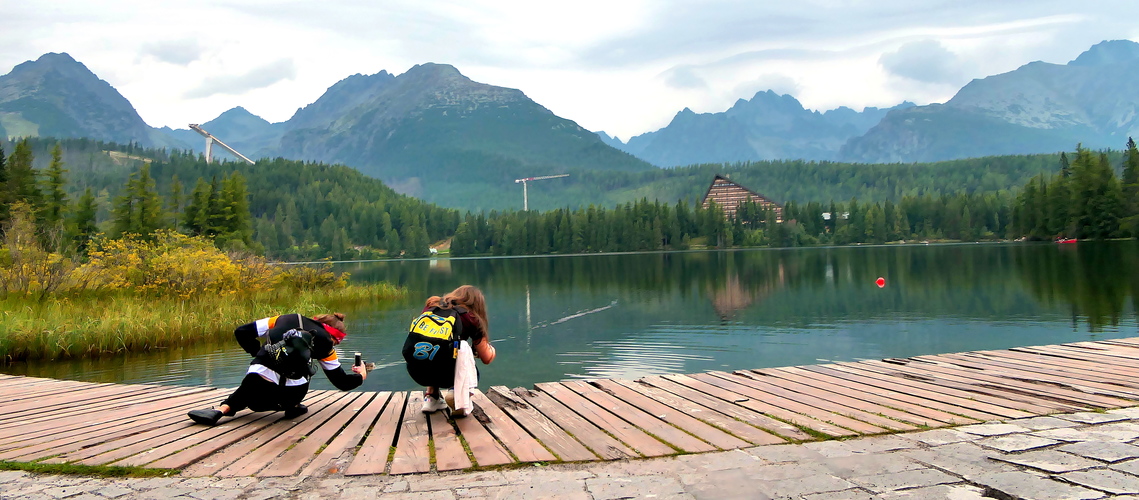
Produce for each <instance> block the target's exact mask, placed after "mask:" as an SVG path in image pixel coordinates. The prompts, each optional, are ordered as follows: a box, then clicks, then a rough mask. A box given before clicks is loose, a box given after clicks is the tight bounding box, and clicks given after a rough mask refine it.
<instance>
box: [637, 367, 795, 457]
mask: <svg viewBox="0 0 1139 500" xmlns="http://www.w3.org/2000/svg"><path fill="white" fill-rule="evenodd" d="M693 382H695V381H693ZM637 383H638V384H642V385H646V384H647V385H648V387H650V388H652V389H654V392H653V393H654V394H658V393H663V394H662V397H665V398H668V397H678V398H683V400H685V401H692V402H694V403H697V404H699V405H700V406H702V407H704V408H708V409H709V410H711V411H715V412H717V413H720V414H722V415H725V416H727V417H729V418H731V419H732V420H731V421H739V422H741V423H744V424H745V425H747V426H749V427H754V428H755V429H759V430H760V432H763V433H770V434H771V435H772V436H775V437H777V438H780V439H782V440H793V441H809V440H812V439H814V438H813V437H811V435H810V434H807V433H806V432H803V431H802V430H801V429H799V428H798V427H795V426H794V425H791V424H788V423H786V422H783V421H780V420H776V419H774V418H771V417H769V416H767V415H764V414H763V413H760V412H759V411H758V410H752V409H749V408H745V407H743V406H740V405H737V404H735V403H731V402H728V401H725V400H723V399H720V398H717V397H714V396H712V395H709V394H708V393H705V392H700V391H698V390H696V389H692V388H689V387H685V386H684V385H681V384H678V383H676V382H673V381H671V380H668V379H665V378H664V377H660V376H650V377H645V378H642V379H640V380H638V381H637ZM708 387H711V390H718V391H722V392H727V391H723V390H722V389H719V388H718V387H712V386H708ZM729 422H730V421H729ZM724 428H728V427H726V426H725V427H724ZM736 435H737V436H740V437H744V438H745V439H753V438H754V439H756V440H758V442H756V444H765V443H764V441H765V438H763V437H762V436H759V435H756V434H754V433H753V432H752V431H749V430H747V429H742V430H739V431H738V432H737V433H736ZM745 435H747V436H752V438H748V437H747V436H745Z"/></svg>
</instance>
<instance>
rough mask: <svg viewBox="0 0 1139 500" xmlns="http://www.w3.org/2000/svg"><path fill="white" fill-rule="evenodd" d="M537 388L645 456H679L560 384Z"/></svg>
mask: <svg viewBox="0 0 1139 500" xmlns="http://www.w3.org/2000/svg"><path fill="white" fill-rule="evenodd" d="M535 387H537V388H538V389H539V390H540V391H542V392H543V393H546V394H548V395H549V396H550V397H552V398H554V399H556V400H558V402H560V403H562V404H563V405H565V407H566V408H569V409H570V410H573V411H574V412H575V413H577V414H578V415H581V416H582V417H583V418H585V419H586V420H588V421H589V422H590V423H592V424H593V425H595V426H597V427H598V428H601V429H604V430H605V432H606V433H608V434H609V435H611V436H614V437H616V438H617V439H619V440H621V442H623V443H625V444H626V445H628V446H629V447H630V448H632V449H634V450H636V451H637V452H638V453H640V454H642V455H644V456H646V457H659V456H663V455H671V454H673V453H676V450H673V449H672V448H671V447H669V446H668V445H667V444H665V443H662V442H661V441H660V440H658V439H656V438H654V437H652V436H650V435H649V434H648V433H646V432H645V431H643V430H641V429H638V428H637V427H636V426H634V425H632V424H630V423H628V422H626V421H625V420H623V419H621V417H618V416H616V415H614V414H613V413H611V412H609V411H608V410H606V409H605V408H602V407H601V406H600V405H598V404H597V403H594V402H592V401H590V400H588V399H586V398H583V397H581V395H579V394H577V393H575V392H573V391H571V390H569V389H567V388H566V387H565V386H563V385H561V384H556V383H544V384H535Z"/></svg>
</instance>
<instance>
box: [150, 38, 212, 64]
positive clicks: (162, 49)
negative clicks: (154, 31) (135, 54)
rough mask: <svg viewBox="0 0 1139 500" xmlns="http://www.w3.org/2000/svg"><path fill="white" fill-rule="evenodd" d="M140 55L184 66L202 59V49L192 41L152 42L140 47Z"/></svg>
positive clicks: (196, 42)
mask: <svg viewBox="0 0 1139 500" xmlns="http://www.w3.org/2000/svg"><path fill="white" fill-rule="evenodd" d="M142 55H144V56H150V57H153V58H155V59H158V60H159V61H162V62H166V63H170V64H176V65H179V66H186V65H188V64H190V63H192V62H194V61H197V60H198V59H200V58H201V57H202V47H201V45H198V41H197V40H194V39H187V40H172V41H166V42H154V43H148V44H146V45H143V46H142Z"/></svg>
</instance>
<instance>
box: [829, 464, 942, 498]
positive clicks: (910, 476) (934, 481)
mask: <svg viewBox="0 0 1139 500" xmlns="http://www.w3.org/2000/svg"><path fill="white" fill-rule="evenodd" d="M851 481H853V482H855V483H858V484H860V485H862V487H863V488H866V489H868V490H870V491H872V492H874V493H885V492H887V491H896V490H902V489H910V488H920V487H923V486H934V485H938V484H948V483H959V482H961V478H960V477H957V476H951V475H949V474H946V473H944V472H941V471H939V470H935V469H917V470H907V471H902V472H891V473H888V474H879V475H876V476H862V477H855V478H851Z"/></svg>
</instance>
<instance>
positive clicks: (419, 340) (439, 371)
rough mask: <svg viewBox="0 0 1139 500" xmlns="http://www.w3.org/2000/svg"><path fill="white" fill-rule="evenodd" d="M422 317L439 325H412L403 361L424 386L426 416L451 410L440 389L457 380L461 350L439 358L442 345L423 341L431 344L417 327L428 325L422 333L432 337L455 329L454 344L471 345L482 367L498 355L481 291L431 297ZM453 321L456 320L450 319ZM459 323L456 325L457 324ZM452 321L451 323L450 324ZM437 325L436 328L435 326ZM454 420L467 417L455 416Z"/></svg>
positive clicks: (470, 289) (465, 289) (462, 290)
mask: <svg viewBox="0 0 1139 500" xmlns="http://www.w3.org/2000/svg"><path fill="white" fill-rule="evenodd" d="M423 313H424V314H423V315H421V316H420V318H419V319H422V318H424V317H425V316H430V317H431V318H434V321H435V322H437V323H433V322H429V321H424V322H420V321H419V319H417V320H416V322H413V324H412V333H411V334H409V335H408V341H407V342H406V343H405V345H404V359H405V360H406V361H407V372H408V374H409V375H411V378H412V379H414V380H415V381H416V383H418V384H421V385H423V386H425V389H424V397H423V407H422V411H423V413H434V412H436V411H439V410H442V409H445V408H448V406H447V401H446V400H445V399H444V398H443V395H442V391H441V389H445V388H450V387H452V386H453V385H454V379H455V364H456V363H455V358H456V357H457V356H458V351H459V349H458V346H457V344H455V347H454V354H452V353H451V352H450V351H451V350H450V349H449V347H450V346H449V345H448V346H446V347H448V349H445V350H446V351H447V352H445V353H443V354H440V353H439V352H438V351H439V348H440V346H441V344H439V343H436V344H435V345H432V344H430V343H428V342H424V340H430V339H427V338H425V337H423V336H422V335H417V334H416V332H415V329H416V325H417V324H426V325H428V327H427V329H425V330H423V332H425V333H427V334H428V335H431V332H432V331H436V330H432V328H438V327H439V326H440V325H446V326H445V328H447V330H448V333H450V332H451V331H452V329H453V331H454V332H455V333H457V335H455V338H454V339H453V340H451V342H456V343H457V342H462V341H468V342H470V344H471V347H472V348H473V350H474V355H475V356H476V357H478V358H479V360H480V361H482V362H483V364H490V363H491V362H492V361H494V358H495V355H496V351H495V348H494V346H493V345H491V343H490V327H489V322H488V321H487V315H486V298H485V297H484V296H483V293H482V291H481V290H479V289H478V288H476V287H474V286H471V285H463V286H460V287H458V288H456V289H454V290H453V291H451V293H448V294H446V295H444V296H442V297H439V296H432V297H429V298H428V299H427V302H426V303H425V304H424V306H423ZM451 318H454V319H451ZM455 319H457V321H455ZM448 321H450V323H448ZM432 325H434V326H432ZM455 416H464V415H461V414H456V415H455Z"/></svg>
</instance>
